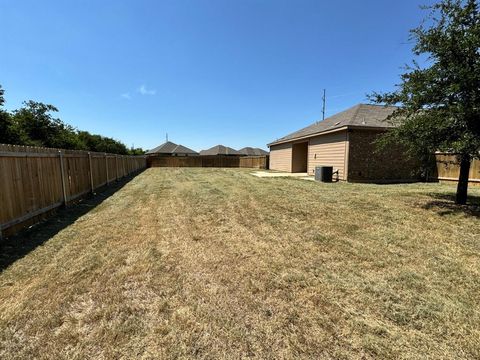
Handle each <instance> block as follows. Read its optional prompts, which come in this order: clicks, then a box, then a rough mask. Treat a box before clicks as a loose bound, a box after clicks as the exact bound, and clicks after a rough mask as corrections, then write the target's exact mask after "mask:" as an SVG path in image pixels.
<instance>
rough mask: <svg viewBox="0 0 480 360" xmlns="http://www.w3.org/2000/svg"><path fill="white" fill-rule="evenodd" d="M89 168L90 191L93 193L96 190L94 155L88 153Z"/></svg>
mask: <svg viewBox="0 0 480 360" xmlns="http://www.w3.org/2000/svg"><path fill="white" fill-rule="evenodd" d="M88 167H89V168H90V191H91V192H92V193H93V191H94V190H95V188H94V187H93V171H92V154H91V153H90V152H89V153H88Z"/></svg>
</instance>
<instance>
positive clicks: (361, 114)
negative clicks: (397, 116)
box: [268, 104, 398, 146]
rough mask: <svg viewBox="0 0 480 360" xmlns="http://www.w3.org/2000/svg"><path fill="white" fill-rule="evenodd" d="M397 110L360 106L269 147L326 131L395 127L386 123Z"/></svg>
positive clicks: (392, 107)
mask: <svg viewBox="0 0 480 360" xmlns="http://www.w3.org/2000/svg"><path fill="white" fill-rule="evenodd" d="M396 109H398V108H397V107H396V106H384V105H371V104H358V105H355V106H354V107H351V108H350V109H347V110H345V111H342V112H339V113H338V114H335V115H332V116H330V117H329V118H326V119H325V120H323V121H320V122H316V123H314V124H312V125H310V126H307V127H305V128H303V129H300V130H298V131H295V132H293V133H291V134H289V135H287V136H284V137H282V138H280V139H277V140H275V141H273V142H271V143H270V144H268V146H271V145H275V144H280V143H284V142H288V141H291V140H295V139H298V138H304V137H311V136H314V135H319V134H321V133H323V132H326V131H331V130H337V129H341V128H344V127H347V128H348V127H365V128H369V127H370V128H391V127H394V125H392V124H390V123H388V122H386V121H385V120H386V119H387V117H388V116H390V115H391V114H392V113H393V112H394V111H395V110H396Z"/></svg>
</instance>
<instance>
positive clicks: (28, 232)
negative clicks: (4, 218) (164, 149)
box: [0, 175, 135, 273]
mask: <svg viewBox="0 0 480 360" xmlns="http://www.w3.org/2000/svg"><path fill="white" fill-rule="evenodd" d="M134 177H135V175H130V176H128V177H125V178H123V179H121V180H119V181H118V182H115V183H112V184H110V185H109V186H107V187H103V188H100V189H97V190H96V192H95V194H94V195H88V196H86V197H85V198H83V199H80V200H78V201H77V202H76V203H75V204H74V205H70V206H68V207H66V208H60V209H58V210H57V211H56V212H55V213H54V214H52V216H50V217H48V218H47V219H46V220H44V221H41V222H39V223H37V224H35V225H32V226H30V227H29V228H26V229H24V230H21V231H20V232H19V233H17V234H15V235H13V236H10V237H8V238H6V239H3V241H2V242H0V273H1V272H2V271H3V270H5V269H6V268H7V267H9V266H10V265H11V264H13V263H14V262H15V261H17V260H19V259H21V258H23V257H24V256H25V255H27V254H28V253H29V252H30V251H32V250H34V249H35V248H36V247H37V246H40V245H42V244H44V243H45V242H47V241H48V240H49V239H51V238H52V237H53V236H55V234H57V233H59V232H60V231H61V230H63V229H65V228H66V227H67V226H69V225H71V224H73V223H74V222H75V221H76V220H77V219H78V218H80V217H81V216H83V215H85V214H86V213H88V212H89V211H90V210H92V209H94V208H95V207H97V206H98V205H100V204H101V203H102V202H103V201H104V200H105V199H107V198H109V197H110V196H112V195H113V194H114V193H115V192H117V191H118V190H120V189H121V188H122V187H124V186H125V185H126V184H127V183H128V182H129V181H130V180H132V179H133V178H134Z"/></svg>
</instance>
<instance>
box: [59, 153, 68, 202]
mask: <svg viewBox="0 0 480 360" xmlns="http://www.w3.org/2000/svg"><path fill="white" fill-rule="evenodd" d="M58 155H59V159H60V173H61V179H62V193H63V204H64V205H67V189H66V186H65V166H64V164H63V153H62V152H61V151H60V150H59V151H58Z"/></svg>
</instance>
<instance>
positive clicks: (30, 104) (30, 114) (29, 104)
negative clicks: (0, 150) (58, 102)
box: [12, 100, 85, 150]
mask: <svg viewBox="0 0 480 360" xmlns="http://www.w3.org/2000/svg"><path fill="white" fill-rule="evenodd" d="M23 104H24V106H23V107H22V108H21V109H19V110H16V111H15V112H14V114H13V117H12V118H13V122H14V126H16V127H17V128H18V129H19V133H20V134H21V136H22V138H23V139H22V143H23V144H25V145H35V146H45V147H53V148H61V149H71V150H82V149H85V145H84V144H83V143H82V142H81V141H80V139H79V138H78V135H77V132H76V130H75V128H73V127H72V126H70V125H67V124H65V123H64V122H62V121H61V120H60V119H58V118H54V117H53V116H52V114H51V113H54V112H58V109H57V108H56V107H55V106H53V105H48V104H43V103H41V102H36V101H32V100H30V101H26V102H24V103H23Z"/></svg>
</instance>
